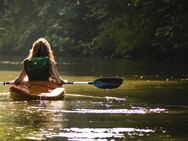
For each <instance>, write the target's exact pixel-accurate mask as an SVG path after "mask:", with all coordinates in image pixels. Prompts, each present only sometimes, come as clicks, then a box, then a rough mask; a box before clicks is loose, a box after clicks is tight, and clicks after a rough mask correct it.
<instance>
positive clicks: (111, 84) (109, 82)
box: [68, 77, 123, 89]
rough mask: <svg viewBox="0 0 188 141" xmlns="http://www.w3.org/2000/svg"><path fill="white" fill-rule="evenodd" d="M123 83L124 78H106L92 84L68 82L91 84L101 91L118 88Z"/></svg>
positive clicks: (90, 83)
mask: <svg viewBox="0 0 188 141" xmlns="http://www.w3.org/2000/svg"><path fill="white" fill-rule="evenodd" d="M122 83H123V79H122V78H117V77H115V78H113V77H104V78H98V79H96V80H94V81H90V82H68V84H89V85H94V86H95V87H97V88H101V89H114V88H118V87H119V86H120V85H121V84H122Z"/></svg>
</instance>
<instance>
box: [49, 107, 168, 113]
mask: <svg viewBox="0 0 188 141" xmlns="http://www.w3.org/2000/svg"><path fill="white" fill-rule="evenodd" d="M51 112H52V111H51ZM53 112H61V113H79V114H149V113H167V110H166V109H162V108H152V109H150V108H148V109H147V108H143V107H136V108H135V107H134V108H132V109H73V110H57V111H53Z"/></svg>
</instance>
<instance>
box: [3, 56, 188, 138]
mask: <svg viewBox="0 0 188 141" xmlns="http://www.w3.org/2000/svg"><path fill="white" fill-rule="evenodd" d="M21 59H23V58H20V59H15V58H8V59H5V58H3V59H2V58H0V80H1V81H9V80H13V79H14V78H15V77H16V76H17V75H18V74H19V70H20V69H21ZM58 69H59V70H61V71H60V72H61V74H62V77H63V78H64V79H68V80H72V81H92V80H95V79H96V78H98V77H101V76H103V77H109V76H111V77H116V76H119V77H123V78H124V80H125V81H124V83H123V84H122V86H121V87H119V88H118V89H114V90H110V91H108V90H103V89H98V88H96V87H94V86H89V85H67V86H64V87H65V89H66V94H65V99H64V100H62V101H13V100H11V99H10V98H9V93H8V88H9V86H8V85H7V86H0V126H1V128H0V140H32V141H35V140H37V141H38V140H49V141H58V140H59V141H60V140H74V141H75V140H78V141H80V140H84V141H93V140H96V141H97V140H100V141H101V140H102V141H107V140H111V141H114V140H139V141H142V140H143V141H146V140H147V141H151V140H152V141H154V140H156V141H158V140H160V141H164V140H165V141H166V140H173V141H174V140H178V141H181V140H185V141H186V140H188V66H186V65H181V64H165V63H164V64H154V63H146V62H145V63H139V62H134V61H130V60H126V59H122V60H113V59H111V60H108V59H106V60H105V59H104V60H101V59H96V58H95V59H58Z"/></svg>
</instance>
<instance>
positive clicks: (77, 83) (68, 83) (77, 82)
mask: <svg viewBox="0 0 188 141" xmlns="http://www.w3.org/2000/svg"><path fill="white" fill-rule="evenodd" d="M68 84H93V82H68Z"/></svg>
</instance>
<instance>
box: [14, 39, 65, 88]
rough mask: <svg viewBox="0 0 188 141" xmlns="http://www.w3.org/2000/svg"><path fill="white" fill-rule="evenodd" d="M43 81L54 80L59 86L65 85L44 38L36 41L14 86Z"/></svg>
mask: <svg viewBox="0 0 188 141" xmlns="http://www.w3.org/2000/svg"><path fill="white" fill-rule="evenodd" d="M26 76H27V77H28V79H29V81H42V80H50V79H53V80H54V81H55V82H56V83H57V84H60V85H62V84H65V83H66V81H64V80H63V79H62V78H61V77H60V75H59V72H58V70H57V66H56V62H55V59H54V55H53V51H52V49H51V47H50V44H49V43H48V41H47V40H46V39H44V38H39V39H38V40H36V41H35V42H34V43H33V45H32V48H31V50H30V53H29V56H28V57H27V58H26V59H25V60H24V65H23V68H22V71H21V73H20V75H19V76H18V78H16V79H15V81H14V82H13V84H19V83H21V82H23V81H25V78H26Z"/></svg>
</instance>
